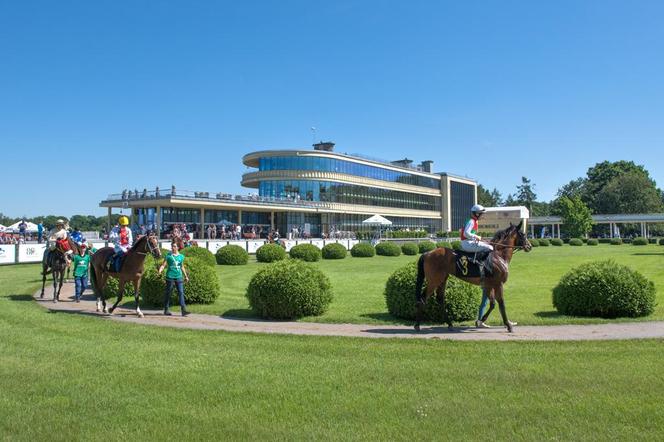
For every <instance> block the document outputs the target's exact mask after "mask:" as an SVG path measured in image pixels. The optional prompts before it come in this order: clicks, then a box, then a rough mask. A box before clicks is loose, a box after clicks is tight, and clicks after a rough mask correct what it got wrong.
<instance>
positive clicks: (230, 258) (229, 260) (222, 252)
mask: <svg viewBox="0 0 664 442" xmlns="http://www.w3.org/2000/svg"><path fill="white" fill-rule="evenodd" d="M214 257H215V259H216V260H217V264H219V265H226V266H242V265H246V264H247V263H248V262H249V253H247V251H246V250H244V247H240V246H236V245H234V244H229V245H227V246H223V247H221V248H220V249H218V250H217V253H216V254H215V256H214Z"/></svg>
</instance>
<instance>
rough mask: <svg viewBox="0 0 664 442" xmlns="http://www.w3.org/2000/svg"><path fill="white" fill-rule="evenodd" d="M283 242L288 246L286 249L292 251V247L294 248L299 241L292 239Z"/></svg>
mask: <svg viewBox="0 0 664 442" xmlns="http://www.w3.org/2000/svg"><path fill="white" fill-rule="evenodd" d="M283 244H284V246H285V247H286V251H287V252H290V249H292V248H293V247H295V245H296V244H297V241H293V240H292V239H290V240H285V241H283Z"/></svg>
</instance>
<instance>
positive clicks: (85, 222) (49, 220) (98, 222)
mask: <svg viewBox="0 0 664 442" xmlns="http://www.w3.org/2000/svg"><path fill="white" fill-rule="evenodd" d="M119 217H120V215H119V214H112V215H111V225H112V226H113V225H115V224H116V223H117V222H118V218H119ZM58 219H63V220H65V221H68V222H69V226H70V227H71V228H73V229H79V230H81V231H84V232H101V231H102V230H104V229H106V226H107V223H108V215H104V216H94V215H73V216H72V217H71V218H70V217H66V216H63V215H40V216H32V217H19V218H11V217H9V216H6V215H4V214H3V213H1V212H0V224H2V225H5V226H10V225H12V224H14V223H16V222H18V221H21V220H26V221H31V222H33V223H35V224H37V223H40V222H41V223H42V224H43V225H44V229H50V228H52V227H55V222H56V221H57V220H58Z"/></svg>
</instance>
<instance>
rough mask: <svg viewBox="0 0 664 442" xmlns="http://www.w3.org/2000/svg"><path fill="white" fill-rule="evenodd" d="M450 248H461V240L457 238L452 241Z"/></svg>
mask: <svg viewBox="0 0 664 442" xmlns="http://www.w3.org/2000/svg"><path fill="white" fill-rule="evenodd" d="M452 248H453V249H454V250H461V241H459V240H456V241H452Z"/></svg>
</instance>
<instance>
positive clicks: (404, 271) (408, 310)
mask: <svg viewBox="0 0 664 442" xmlns="http://www.w3.org/2000/svg"><path fill="white" fill-rule="evenodd" d="M416 279H417V263H416V262H412V263H410V264H408V265H406V266H404V267H401V268H400V269H398V270H396V271H395V272H394V273H392V275H391V276H390V277H389V278H388V280H387V283H386V284H385V301H386V303H387V310H388V311H389V312H390V314H391V315H392V316H394V317H396V318H401V319H408V320H413V319H415V311H416V308H415V280H416ZM481 297H482V295H481V290H480V288H479V287H477V286H474V285H471V284H468V283H465V282H463V281H461V280H460V279H457V278H449V279H448V280H447V287H446V290H445V300H446V302H445V304H446V310H447V314H448V316H449V319H450V320H451V321H452V322H463V321H468V320H471V319H475V315H477V309H478V307H479V304H480V299H481ZM424 318H425V321H428V322H442V320H443V310H442V308H441V307H440V305H438V303H437V302H436V296H435V295H432V296H431V297H430V298H429V299H428V300H427V303H426V306H425V309H424Z"/></svg>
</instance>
